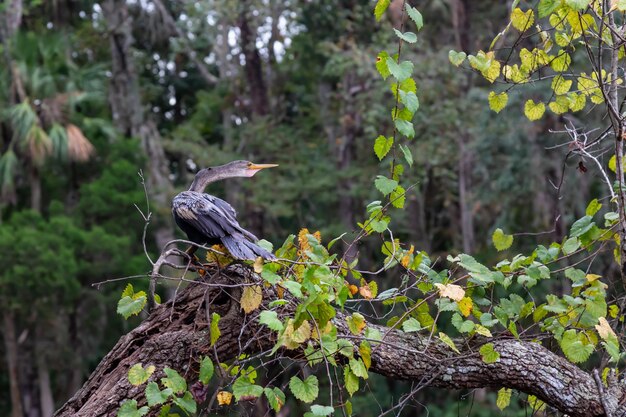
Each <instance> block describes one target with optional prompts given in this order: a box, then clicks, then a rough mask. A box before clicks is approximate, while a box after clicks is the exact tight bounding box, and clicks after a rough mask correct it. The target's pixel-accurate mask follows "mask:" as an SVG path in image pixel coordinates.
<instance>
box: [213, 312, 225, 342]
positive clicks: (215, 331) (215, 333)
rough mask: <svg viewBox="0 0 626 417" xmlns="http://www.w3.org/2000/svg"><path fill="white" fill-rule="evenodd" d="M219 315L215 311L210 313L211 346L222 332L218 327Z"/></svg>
mask: <svg viewBox="0 0 626 417" xmlns="http://www.w3.org/2000/svg"><path fill="white" fill-rule="evenodd" d="M220 318H221V317H220V315H219V314H217V313H213V314H211V346H213V345H214V344H215V342H217V339H219V337H220V335H221V334H222V332H221V331H220V328H219V322H220Z"/></svg>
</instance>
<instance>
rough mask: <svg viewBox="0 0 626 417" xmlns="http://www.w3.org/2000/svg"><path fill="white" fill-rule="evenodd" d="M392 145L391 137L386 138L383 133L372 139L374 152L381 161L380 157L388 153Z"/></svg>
mask: <svg viewBox="0 0 626 417" xmlns="http://www.w3.org/2000/svg"><path fill="white" fill-rule="evenodd" d="M392 146H393V138H392V137H388V138H386V137H384V136H383V135H380V136H378V137H377V138H376V141H374V153H375V154H376V156H377V157H378V159H379V160H381V161H382V159H383V158H384V157H385V156H386V155H387V154H388V153H389V151H390V150H391V147H392Z"/></svg>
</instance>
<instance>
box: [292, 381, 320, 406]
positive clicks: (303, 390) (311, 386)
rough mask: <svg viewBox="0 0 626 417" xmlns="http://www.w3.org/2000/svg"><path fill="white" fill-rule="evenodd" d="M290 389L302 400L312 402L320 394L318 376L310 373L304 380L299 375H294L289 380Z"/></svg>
mask: <svg viewBox="0 0 626 417" xmlns="http://www.w3.org/2000/svg"><path fill="white" fill-rule="evenodd" d="M289 389H290V390H291V393H292V394H293V395H294V397H296V398H297V399H299V400H300V401H303V402H305V403H311V402H313V401H315V399H316V398H317V396H318V394H319V386H318V381H317V377H316V376H315V375H310V376H308V377H307V378H305V379H304V381H303V380H301V379H300V378H298V377H297V376H293V377H292V378H291V379H290V380H289Z"/></svg>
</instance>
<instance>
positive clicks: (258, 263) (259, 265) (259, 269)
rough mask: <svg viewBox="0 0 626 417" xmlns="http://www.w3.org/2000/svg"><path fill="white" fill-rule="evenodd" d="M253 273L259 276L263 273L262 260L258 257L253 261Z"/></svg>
mask: <svg viewBox="0 0 626 417" xmlns="http://www.w3.org/2000/svg"><path fill="white" fill-rule="evenodd" d="M253 267H254V272H256V273H257V274H260V273H261V272H263V258H261V257H260V256H259V257H258V258H256V259H255V260H254V265H253Z"/></svg>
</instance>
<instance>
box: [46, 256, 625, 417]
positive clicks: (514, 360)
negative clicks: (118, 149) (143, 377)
mask: <svg viewBox="0 0 626 417" xmlns="http://www.w3.org/2000/svg"><path fill="white" fill-rule="evenodd" d="M206 277H210V278H203V279H202V280H200V281H197V282H195V283H192V284H190V285H189V286H187V287H186V288H184V289H183V290H181V291H180V292H179V295H178V299H177V300H176V303H175V305H173V304H172V302H168V303H166V304H162V305H159V306H157V307H156V308H155V309H154V310H153V312H152V313H151V315H150V316H149V317H148V318H147V319H146V320H145V321H144V322H143V323H142V324H141V325H139V326H138V327H137V328H136V329H135V330H133V331H131V332H130V333H128V334H127V335H126V336H123V337H122V338H121V339H120V340H119V342H118V343H117V344H116V345H115V347H114V348H113V349H112V350H111V352H109V354H108V355H107V356H106V357H105V358H104V359H103V360H102V362H101V363H100V364H99V365H98V367H97V368H96V370H95V371H94V372H93V374H92V375H91V377H90V378H89V379H88V380H87V382H86V383H85V385H84V386H83V388H81V390H80V391H78V392H77V393H76V394H75V395H74V396H73V397H72V399H70V400H69V401H68V402H67V403H66V404H65V405H64V406H63V407H62V408H61V409H60V410H58V411H57V413H56V414H55V416H56V417H70V416H72V417H87V416H89V417H91V416H111V417H113V416H115V415H116V413H117V410H118V409H119V406H120V404H121V403H122V401H124V400H125V399H135V400H137V402H138V403H139V405H140V406H141V405H144V404H145V395H144V387H143V386H141V387H134V386H132V385H130V383H129V382H128V378H127V374H128V369H129V368H130V367H131V366H132V365H134V364H136V363H139V362H141V363H144V364H148V363H149V364H151V365H154V366H155V367H156V369H157V371H156V372H155V376H154V377H152V378H160V377H161V376H162V375H163V372H162V370H163V368H164V367H165V366H169V367H172V368H174V369H176V370H178V371H179V372H180V373H181V374H182V375H183V376H184V377H185V378H186V379H187V381H189V382H190V383H193V382H195V381H196V380H197V376H198V372H199V370H198V363H199V359H200V357H202V356H204V355H210V356H211V357H212V359H213V360H214V361H216V362H225V361H229V360H232V359H235V358H237V357H238V356H239V355H240V354H242V353H247V354H254V353H255V352H256V353H258V352H263V351H265V350H267V349H271V348H272V346H273V345H274V343H275V342H276V336H275V334H274V333H273V332H271V331H269V330H268V329H267V327H265V326H261V325H259V324H258V314H259V310H256V311H255V312H253V313H252V314H250V315H245V314H244V313H243V311H242V310H241V308H240V305H239V303H238V301H237V300H239V299H240V297H241V287H240V286H236V285H233V284H237V283H241V282H246V281H258V282H259V283H261V282H262V280H261V279H260V278H259V277H257V276H255V275H254V274H253V273H252V271H251V270H250V269H249V268H248V267H245V266H238V265H235V266H231V267H228V268H226V269H222V270H221V271H219V272H217V271H209V274H207V275H206ZM207 283H209V284H210V286H208V285H207ZM263 291H264V293H263V305H262V306H261V309H262V310H264V309H267V308H268V304H269V303H270V302H271V301H273V300H276V299H277V295H276V294H275V292H274V287H269V288H264V290H263ZM285 298H289V297H288V295H287V293H285ZM288 301H289V300H288ZM296 304H297V303H296V302H290V303H288V304H286V305H285V306H284V307H282V308H281V309H278V310H277V312H278V314H279V318H280V319H285V317H289V316H291V315H293V309H294V307H293V306H294V305H296ZM275 311H276V310H275ZM214 312H215V313H218V314H219V315H220V316H221V317H222V318H221V320H220V322H219V328H220V330H221V336H220V337H219V339H218V340H217V342H216V344H215V345H214V346H211V345H210V337H209V331H208V323H209V317H210V315H211V314H212V313H214ZM347 317H348V316H347V314H346V313H344V312H340V311H339V312H337V315H336V317H335V318H334V319H333V322H334V324H335V325H336V326H337V328H338V335H337V336H338V337H339V338H345V339H348V340H350V341H351V342H352V343H353V346H354V349H355V350H356V351H358V346H359V343H360V342H361V340H362V338H361V337H360V336H354V335H353V334H352V333H351V332H350V330H349V329H348V325H347V321H346V319H347ZM367 326H368V327H370V328H372V329H374V330H378V331H379V332H380V333H381V334H382V335H383V339H382V340H383V341H382V342H381V343H376V342H373V345H374V346H373V347H372V355H371V359H372V364H371V368H370V371H372V372H376V373H378V374H381V375H383V376H386V377H389V378H394V379H398V380H406V381H412V382H415V383H417V384H421V385H422V386H433V387H441V388H446V389H470V388H481V387H489V388H499V387H506V388H512V389H515V390H519V391H521V392H525V393H528V394H532V395H535V396H537V397H538V398H539V399H541V400H543V401H545V402H546V403H547V404H548V405H549V406H551V407H553V408H555V409H557V410H559V411H561V412H562V413H566V414H568V415H570V416H572V417H591V416H603V415H605V411H604V408H603V405H602V402H604V404H605V406H606V407H607V411H606V415H608V414H609V413H610V415H612V416H613V417H618V416H619V417H622V416H626V404H622V400H623V399H624V398H625V392H624V389H623V386H622V385H619V384H618V383H617V381H616V380H615V379H616V378H614V377H610V378H609V379H608V387H605V388H604V389H603V391H604V393H603V394H602V396H601V394H600V393H599V392H598V387H597V385H596V383H595V381H594V378H593V377H592V376H591V375H590V374H589V373H587V372H585V371H583V370H582V369H580V368H578V367H577V366H575V365H574V364H572V363H570V362H568V361H567V360H565V359H564V358H562V357H559V356H557V355H555V354H553V353H552V352H550V351H549V350H547V349H546V348H544V347H543V346H542V345H541V344H539V343H536V342H532V341H525V340H516V339H513V338H511V339H506V338H500V339H496V338H489V339H487V338H483V337H475V338H472V339H470V340H469V341H462V340H459V341H457V346H459V347H460V349H461V352H460V353H455V352H453V351H452V350H451V349H450V348H449V347H448V346H447V345H446V344H444V343H443V342H441V341H440V340H438V339H436V338H431V337H428V335H423V334H416V333H404V332H402V331H399V330H395V329H391V328H388V327H383V326H379V325H376V324H372V323H367ZM486 342H491V343H493V345H494V349H495V350H496V351H497V352H498V353H499V354H500V358H499V359H498V360H497V361H496V362H494V363H490V364H486V363H484V362H483V360H482V359H481V357H480V354H479V353H478V350H479V348H480V346H481V345H483V344H484V343H486ZM281 352H282V354H284V355H285V356H290V357H291V358H292V360H296V359H295V358H297V357H298V355H302V352H300V351H298V350H296V351H283V350H279V351H278V354H281ZM300 358H301V356H300ZM602 400H603V401H602ZM150 415H154V414H150Z"/></svg>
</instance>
